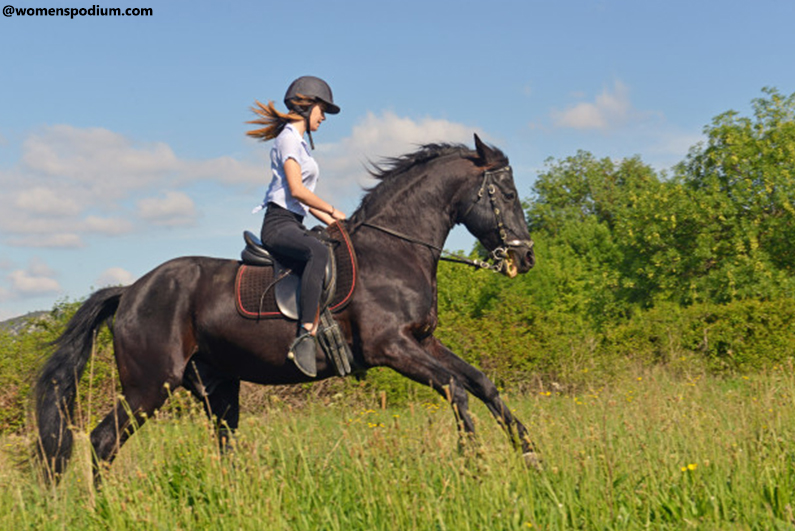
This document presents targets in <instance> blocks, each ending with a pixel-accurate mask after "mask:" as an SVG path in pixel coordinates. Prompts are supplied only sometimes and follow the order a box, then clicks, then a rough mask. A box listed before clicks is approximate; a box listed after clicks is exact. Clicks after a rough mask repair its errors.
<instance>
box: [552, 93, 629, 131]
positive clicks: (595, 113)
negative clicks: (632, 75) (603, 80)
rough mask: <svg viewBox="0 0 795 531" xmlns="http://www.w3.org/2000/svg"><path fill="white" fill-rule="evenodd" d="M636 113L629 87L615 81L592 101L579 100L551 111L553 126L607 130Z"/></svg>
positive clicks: (622, 122)
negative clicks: (561, 108) (564, 107)
mask: <svg viewBox="0 0 795 531" xmlns="http://www.w3.org/2000/svg"><path fill="white" fill-rule="evenodd" d="M636 114H637V113H636V111H634V110H633V108H632V103H631V102H630V99H629V89H628V88H627V87H626V85H624V84H623V83H621V82H620V81H616V82H615V83H614V85H613V88H612V90H610V89H607V88H605V90H604V91H602V93H601V94H600V95H598V96H597V97H596V100H595V101H594V102H581V103H577V104H575V105H572V106H570V107H568V108H567V109H565V110H563V111H553V112H552V123H553V124H554V125H555V127H559V128H570V129H580V130H589V129H590V130H594V129H595V130H609V129H613V128H615V127H618V126H620V125H623V124H624V123H626V122H627V121H628V120H630V119H631V118H632V117H633V116H635V115H636Z"/></svg>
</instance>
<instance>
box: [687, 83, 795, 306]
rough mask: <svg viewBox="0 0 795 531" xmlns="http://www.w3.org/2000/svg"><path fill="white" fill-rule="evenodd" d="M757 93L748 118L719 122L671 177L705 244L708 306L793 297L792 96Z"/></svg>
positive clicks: (731, 115) (732, 115)
mask: <svg viewBox="0 0 795 531" xmlns="http://www.w3.org/2000/svg"><path fill="white" fill-rule="evenodd" d="M763 92H764V93H765V94H766V97H763V98H758V99H755V100H753V111H754V113H753V114H754V115H753V117H752V118H749V117H742V116H740V115H739V114H738V113H737V112H735V111H729V112H726V113H723V114H721V115H719V116H717V117H716V118H715V119H714V120H713V121H712V124H711V125H709V126H707V127H706V128H705V131H704V132H705V135H706V137H707V140H706V142H705V143H702V144H699V145H697V146H695V147H694V148H692V149H691V151H690V153H689V155H688V157H687V159H686V160H685V161H684V162H682V163H681V164H680V165H679V166H678V167H677V170H676V171H677V179H678V182H680V183H681V184H682V185H683V186H684V187H685V188H686V190H687V193H688V194H690V196H691V197H692V200H693V202H694V204H695V205H697V207H698V209H699V213H700V216H701V223H700V227H699V228H700V230H701V233H702V234H706V235H708V237H709V240H710V243H711V245H710V249H709V251H710V252H708V253H704V256H702V259H703V260H705V262H704V264H703V265H702V268H704V267H707V266H709V269H710V271H709V274H708V275H706V278H705V280H706V282H704V287H705V289H707V290H708V291H709V293H710V297H711V298H712V299H713V300H718V301H727V300H734V299H746V298H772V297H776V296H778V295H782V294H784V295H787V296H790V297H792V296H793V295H795V291H793V289H794V288H795V286H794V285H793V273H794V272H795V269H794V268H795V247H794V246H793V243H792V242H793V241H795V93H793V94H792V95H790V96H788V97H785V96H782V95H781V94H780V93H779V92H777V91H776V90H775V89H764V91H763Z"/></svg>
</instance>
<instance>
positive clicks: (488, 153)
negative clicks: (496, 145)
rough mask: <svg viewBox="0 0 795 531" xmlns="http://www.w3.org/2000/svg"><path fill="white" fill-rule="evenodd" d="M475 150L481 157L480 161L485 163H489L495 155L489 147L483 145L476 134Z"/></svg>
mask: <svg viewBox="0 0 795 531" xmlns="http://www.w3.org/2000/svg"><path fill="white" fill-rule="evenodd" d="M475 149H476V150H477V152H478V157H480V160H482V161H483V162H484V163H488V162H489V160H490V159H491V158H492V154H493V153H494V151H493V150H492V149H491V148H490V147H489V146H487V145H486V144H484V143H483V141H482V140H481V139H480V137H479V136H478V134H477V133H475Z"/></svg>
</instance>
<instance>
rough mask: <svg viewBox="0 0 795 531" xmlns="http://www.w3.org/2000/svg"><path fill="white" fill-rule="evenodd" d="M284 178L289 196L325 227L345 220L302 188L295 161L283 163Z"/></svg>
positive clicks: (332, 208)
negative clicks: (307, 209)
mask: <svg viewBox="0 0 795 531" xmlns="http://www.w3.org/2000/svg"><path fill="white" fill-rule="evenodd" d="M284 176H285V177H286V179H287V186H288V187H289V188H290V194H292V196H293V197H294V198H295V199H297V200H298V201H300V202H301V203H303V204H305V205H306V206H308V207H309V211H310V212H311V213H312V215H313V216H315V217H316V218H317V219H319V220H320V221H322V222H323V223H325V224H327V225H328V224H329V223H331V222H333V221H334V220H337V219H339V220H342V219H345V214H343V213H342V212H340V211H339V210H337V209H336V208H334V207H333V206H331V204H329V203H327V202H326V201H324V200H323V199H321V198H320V197H318V196H317V195H316V194H315V193H314V192H312V191H311V190H310V189H309V188H307V187H306V186H304V183H303V181H302V180H301V165H300V164H298V162H297V161H296V160H295V159H292V158H290V159H287V160H286V161H284ZM321 216H323V217H321ZM324 218H325V219H324Z"/></svg>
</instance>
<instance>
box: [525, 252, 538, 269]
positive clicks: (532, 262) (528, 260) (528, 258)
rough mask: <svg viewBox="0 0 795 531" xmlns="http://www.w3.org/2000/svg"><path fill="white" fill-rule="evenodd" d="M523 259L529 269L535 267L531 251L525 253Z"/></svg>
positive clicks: (534, 257)
mask: <svg viewBox="0 0 795 531" xmlns="http://www.w3.org/2000/svg"><path fill="white" fill-rule="evenodd" d="M524 258H525V260H526V261H527V263H528V264H529V265H530V267H533V266H534V265H536V254H535V253H534V252H533V250H532V249H530V250H529V251H527V254H525V256H524Z"/></svg>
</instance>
